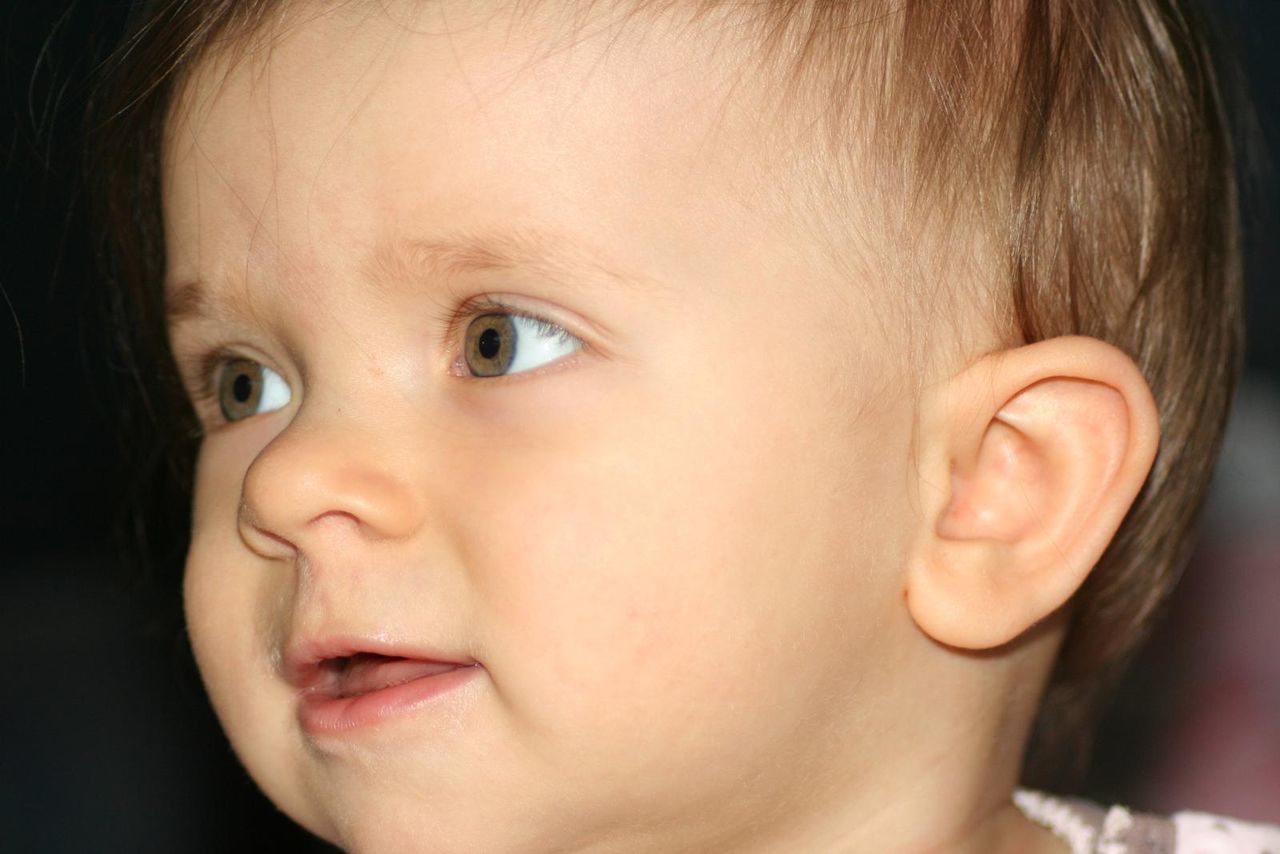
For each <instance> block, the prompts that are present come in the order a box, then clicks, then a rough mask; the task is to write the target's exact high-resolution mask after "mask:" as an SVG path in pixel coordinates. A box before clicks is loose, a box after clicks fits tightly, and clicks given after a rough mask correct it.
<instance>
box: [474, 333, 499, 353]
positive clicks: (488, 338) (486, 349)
mask: <svg viewBox="0 0 1280 854" xmlns="http://www.w3.org/2000/svg"><path fill="white" fill-rule="evenodd" d="M476 349H478V350H479V351H480V355H481V356H484V357H485V358H486V359H492V358H493V357H494V356H496V355H498V351H499V350H500V349H502V336H501V335H499V334H498V330H496V329H486V330H485V331H484V332H481V333H480V340H479V341H477V342H476Z"/></svg>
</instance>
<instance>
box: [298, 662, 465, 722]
mask: <svg viewBox="0 0 1280 854" xmlns="http://www.w3.org/2000/svg"><path fill="white" fill-rule="evenodd" d="M479 669H480V667H479V665H474V664H473V665H468V666H465V667H458V668H456V669H454V670H446V671H445V672H444V673H437V674H435V675H433V676H423V677H422V678H420V679H414V680H411V681H409V682H403V683H401V684H399V685H392V686H391V687H389V688H381V689H379V690H377V691H370V692H369V693H367V694H358V695H356V696H354V697H328V696H325V695H323V694H317V693H303V694H302V695H301V696H300V697H299V699H298V720H299V722H300V723H301V724H302V729H303V730H304V731H305V732H306V733H307V734H309V735H337V734H341V733H345V732H351V731H353V730H360V729H364V728H366V727H371V726H374V725H376V724H379V723H382V722H383V721H386V720H389V719H391V718H396V717H399V716H400V715H403V714H406V713H408V712H412V711H414V710H415V709H418V708H420V707H422V706H425V705H428V704H430V703H432V702H434V701H435V700H437V699H438V698H439V697H440V696H441V695H444V694H447V693H449V692H450V691H452V690H453V689H454V688H457V687H459V686H461V685H462V684H464V683H465V682H467V681H468V680H469V679H471V677H473V676H475V675H476V672H477V671H478V670H479Z"/></svg>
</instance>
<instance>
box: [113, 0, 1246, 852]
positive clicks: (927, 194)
mask: <svg viewBox="0 0 1280 854" xmlns="http://www.w3.org/2000/svg"><path fill="white" fill-rule="evenodd" d="M149 5H155V6H159V7H162V8H160V9H159V10H152V12H153V13H154V14H153V15H152V18H151V19H149V20H151V21H152V22H151V23H150V24H149V25H147V26H145V27H144V28H143V30H142V33H143V34H142V36H141V37H140V40H139V41H138V42H137V43H135V44H133V45H132V47H131V50H132V53H130V54H129V55H128V57H127V59H126V61H125V64H124V65H123V71H122V74H121V77H120V80H121V81H122V82H121V85H120V90H119V91H120V92H121V95H122V99H123V101H122V103H125V104H127V108H126V109H124V110H123V112H122V115H123V116H124V117H125V118H124V119H123V120H117V122H116V124H114V125H112V127H113V128H114V131H113V132H115V133H116V134H117V136H116V137H113V138H112V141H111V142H110V143H109V145H111V146H112V148H113V151H112V153H113V155H114V156H115V157H116V158H117V160H116V161H115V162H116V166H115V168H114V170H113V171H112V172H111V173H109V175H108V178H107V179H108V181H115V182H117V183H116V189H115V193H116V195H115V196H114V198H115V199H117V201H118V202H119V201H122V200H123V201H125V203H127V204H129V205H131V209H126V208H123V207H121V208H119V209H118V214H119V217H118V219H122V218H123V215H124V214H125V213H126V212H128V213H130V214H131V215H132V217H133V219H132V220H131V221H130V228H131V229H132V233H131V234H130V235H128V238H129V240H132V241H133V246H132V248H131V249H129V247H126V249H129V251H128V252H126V253H125V254H124V255H122V256H121V258H122V261H121V263H122V265H123V266H122V267H121V268H120V269H121V270H122V271H123V274H125V275H126V276H127V278H128V279H129V282H128V284H129V285H130V286H132V287H135V288H136V297H135V299H134V305H135V309H136V311H137V316H138V318H139V320H138V323H139V324H140V325H141V327H142V328H143V329H152V330H154V331H159V330H163V329H164V328H165V324H166V323H167V331H168V336H169V342H170V346H171V348H172V352H173V355H174V357H175V361H176V363H177V364H178V366H179V367H180V368H181V373H182V379H183V383H184V385H185V389H186V393H187V394H188V395H189V396H190V398H191V399H192V401H193V403H194V411H195V413H196V414H197V416H198V418H199V423H200V426H201V433H202V437H201V439H200V443H199V450H198V462H197V468H196V477H195V488H194V493H195V495H194V513H193V519H192V541H191V546H190V551H189V555H188V562H187V577H186V606H187V615H188V620H189V627H190V635H191V639H192V643H193V646H194V649H195V653H196V657H197V660H198V662H199V664H200V667H201V670H202V673H203V675H204V678H205V681H206V684H207V686H208V689H209V694H210V697H211V699H212V702H213V705H214V707H215V709H216V710H217V713H218V715H219V718H220V720H221V721H222V723H223V725H224V727H225V728H226V730H227V733H228V735H229V737H230V740H231V743H232V745H233V746H234V747H235V749H236V752H237V753H238V755H239V756H240V758H241V759H242V760H243V762H244V764H245V765H246V766H247V768H248V770H249V772H250V773H251V774H252V776H253V777H254V779H255V780H257V782H258V783H259V784H260V785H261V786H262V787H263V789H264V790H265V791H266V793H267V794H268V795H269V796H270V797H271V798H272V799H273V800H274V801H275V802H276V803H277V804H278V805H280V807H281V808H282V809H284V810H285V811H286V812H287V813H288V814H289V815H291V816H292V817H294V818H295V819H297V820H298V821H300V822H301V823H303V824H304V825H305V826H307V827H308V828H310V829H312V830H313V831H315V832H316V833H319V834H320V835H322V836H325V837H326V838H329V839H331V840H334V841H336V842H338V843H339V844H342V845H344V846H347V847H351V848H355V849H359V850H370V851H398V850H407V849H412V848H415V847H416V848H421V849H423V850H431V851H448V852H453V851H458V852H463V851H508V850H510V851H547V850H564V851H576V850H592V851H642V850H643V851H648V850H652V851H683V850H744V851H747V850H762V851H772V850H779V851H810V850H812V851H819V850H828V849H830V850H888V849H890V848H893V849H897V848H902V849H924V848H937V847H947V846H957V847H964V846H971V847H974V848H975V849H977V850H994V848H993V847H992V845H994V844H995V843H996V842H997V841H1000V842H1001V844H1010V845H1030V844H1031V843H1032V842H1033V841H1034V836H1033V835H1032V836H1027V837H1023V838H1021V842H1017V843H1015V842H1014V841H1013V840H1015V839H1018V838H1019V837H1017V836H1015V834H1018V833H1024V832H1028V833H1029V831H1026V830H1025V828H1021V826H1020V825H1018V824H1017V822H1016V820H1015V819H1014V818H1012V817H1011V813H1010V811H1009V810H1008V809H1007V808H1006V805H1007V800H1008V796H1009V793H1010V791H1011V789H1012V788H1013V786H1014V785H1015V783H1016V781H1017V779H1018V775H1019V773H1020V766H1021V764H1022V757H1023V754H1024V748H1025V746H1026V744H1027V742H1028V739H1029V735H1028V733H1029V732H1030V730H1031V727H1032V724H1033V721H1034V720H1035V719H1036V717H1037V711H1038V710H1039V709H1041V708H1042V704H1043V703H1047V704H1048V705H1046V706H1044V712H1045V715H1047V717H1045V716H1042V718H1041V719H1042V721H1049V722H1054V721H1068V720H1082V719H1083V714H1082V713H1083V711H1084V710H1087V709H1088V708H1090V706H1089V701H1090V699H1091V697H1092V696H1093V694H1094V693H1096V692H1095V686H1097V685H1098V684H1101V683H1102V681H1104V680H1105V676H1106V674H1107V673H1108V672H1109V671H1110V669H1112V668H1113V667H1114V666H1115V665H1116V663H1117V662H1120V661H1122V660H1123V659H1124V657H1125V656H1126V654H1127V653H1128V651H1129V650H1130V648H1131V647H1132V645H1133V643H1134V641H1135V639H1136V638H1137V637H1138V636H1139V635H1140V634H1141V632H1142V629H1143V626H1144V625H1145V624H1146V622H1147V619H1148V617H1149V615H1150V614H1151V612H1152V610H1153V608H1154V606H1155V605H1156V603H1158V601H1159V600H1160V598H1161V596H1162V595H1163V593H1164V592H1165V590H1166V589H1167V588H1168V586H1169V584H1170V583H1171V580H1172V578H1173V576H1174V574H1175V568H1176V566H1177V563H1178V561H1179V559H1180V557H1181V555H1182V553H1183V551H1184V549H1185V546H1186V543H1187V529H1188V525H1189V522H1190V520H1191V517H1192V516H1193V514H1194V511H1195V509H1196V506H1197V504H1198V503H1199V499H1200V496H1201V493H1202V491H1203V487H1204V485H1205V482H1206V480H1207V472H1208V470H1209V468H1210V466H1211V463H1212V458H1213V454H1214V451H1215V449H1216V446H1217V442H1218V437H1219V433H1220V430H1221V425H1222V422H1223V419H1224V417H1225V410H1226V404H1227V400H1228V398H1229V396H1230V389H1231V386H1232V384H1233V377H1234V370H1235V362H1236V354H1237V350H1238V346H1239V344H1238V324H1239V307H1238V294H1237V289H1236V279H1237V269H1236V256H1235V230H1234V229H1235V226H1234V213H1233V211H1234V208H1233V205H1234V198H1233V190H1232V187H1233V183H1232V173H1231V161H1230V157H1229V149H1228V146H1227V143H1226V140H1225V132H1224V129H1223V126H1222V118H1221V114H1220V109H1219V102H1218V95H1217V91H1216V88H1215V85H1214V83H1213V75H1212V71H1211V68H1210V65H1209V62H1208V59H1207V57H1206V55H1205V53H1204V49H1203V46H1202V44H1201V42H1200V38H1201V37H1200V36H1199V34H1197V33H1196V32H1195V31H1194V30H1192V29H1191V23H1190V22H1189V20H1188V18H1187V17H1185V10H1183V9H1181V8H1180V7H1181V4H1179V3H1173V2H1155V0H1132V2H1123V3H1121V2H1115V0H1094V2H1084V0H1080V2H1033V1H1032V0H1025V2H1024V0H1008V2H999V3H996V2H983V0H966V2H951V0H948V2H946V3H925V2H921V3H915V4H906V5H905V7H904V6H903V4H899V3H897V2H888V0H885V2H878V1H874V0H868V2H850V3H820V2H800V0H792V2H786V1H785V0H782V2H767V3H741V4H740V3H730V2H702V3H694V2H690V3H647V4H640V3H605V2H593V3H577V2H575V3H568V2H554V0H548V2H518V3H517V2H476V0H443V2H424V0H405V2H378V3H373V2H348V3H340V4H319V3H313V2H271V0H256V2H243V0H234V2H233V0H221V2H207V3H197V4H184V3H160V4H149ZM900 7H901V8H900ZM144 20H148V19H144ZM158 68H160V69H167V71H165V72H164V75H163V76H162V78H161V79H160V80H159V81H157V80H156V79H155V75H156V74H157V71H156V69H158ZM131 75H132V76H131ZM129 192H132V193H133V194H134V198H133V199H132V200H130V199H129V197H128V195H127V194H128V193H129ZM161 209H162V211H163V218H162V219H161V218H160V217H161V213H160V211H161ZM161 224H162V230H161ZM130 252H132V254H129V253H130ZM162 309H163V310H162ZM166 317H167V320H166ZM1152 391H1154V396H1153V394H1152ZM1161 435H1163V443H1162V444H1161V446H1160V450H1159V453H1157V444H1158V437H1160V436H1161ZM1153 460H1154V461H1155V462H1154V468H1153V467H1152V463H1153ZM1149 472H1150V474H1149ZM389 686H392V687H389ZM1046 686H1048V688H1047V690H1048V693H1047V695H1046V694H1045V691H1046ZM1050 729H1052V727H1050ZM1021 850H1027V849H1026V848H1025V847H1023V848H1022V849H1021Z"/></svg>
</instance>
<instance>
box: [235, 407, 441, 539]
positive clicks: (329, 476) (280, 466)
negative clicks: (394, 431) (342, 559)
mask: <svg viewBox="0 0 1280 854" xmlns="http://www.w3.org/2000/svg"><path fill="white" fill-rule="evenodd" d="M420 520H421V510H420V503H419V500H418V498H417V495H416V494H415V492H414V490H413V489H412V487H411V484H410V482H409V481H408V480H407V479H406V477H405V476H404V474H403V472H401V471H398V470H396V469H395V468H394V467H393V466H392V465H390V464H389V463H387V462H386V461H385V460H382V459H380V458H379V455H378V454H377V452H376V450H375V448H374V446H372V445H371V444H370V443H367V442H364V443H362V442H359V441H353V440H352V439H347V440H345V441H338V440H335V439H332V438H329V439H326V438H325V437H323V436H317V435H311V436H305V435H298V434H290V432H289V431H285V432H284V433H282V434H281V435H279V436H277V437H276V439H275V441H273V442H272V443H271V444H270V445H268V446H267V447H266V448H265V449H264V450H263V451H262V452H261V453H260V454H259V455H258V457H257V459H255V460H254V462H253V464H252V465H250V467H249V470H248V472H247V473H246V474H245V478H244V484H243V487H242V493H241V501H240V511H239V519H238V523H239V527H240V532H241V536H242V538H243V539H244V540H245V542H246V543H248V544H249V546H250V547H251V548H253V549H254V550H255V551H258V552H259V553H261V554H263V555H264V556H268V557H272V558H282V557H287V556H290V555H292V554H294V553H297V552H304V551H306V550H307V548H308V543H309V541H310V540H312V539H313V538H315V537H316V536H318V534H319V531H320V530H321V529H332V528H333V527H335V526H341V527H343V528H346V529H349V530H350V533H349V534H346V535H348V536H357V537H359V538H361V539H364V540H368V541H380V540H396V539H404V538H407V537H410V536H412V535H413V534H414V533H415V532H416V531H417V529H418V526H419V523H420Z"/></svg>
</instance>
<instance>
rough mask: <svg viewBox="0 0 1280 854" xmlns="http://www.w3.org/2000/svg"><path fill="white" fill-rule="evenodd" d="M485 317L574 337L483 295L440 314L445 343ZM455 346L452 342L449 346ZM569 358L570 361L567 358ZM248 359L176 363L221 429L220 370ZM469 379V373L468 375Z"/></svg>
mask: <svg viewBox="0 0 1280 854" xmlns="http://www.w3.org/2000/svg"><path fill="white" fill-rule="evenodd" d="M485 314H508V315H511V316H512V317H520V318H523V319H525V320H527V321H529V322H530V323H532V324H534V326H535V327H536V328H537V330H538V332H539V333H541V334H543V335H555V336H556V337H557V338H558V339H559V341H560V342H561V343H567V342H568V341H569V339H571V338H576V337H577V336H575V335H574V334H573V333H572V332H570V331H569V330H568V329H565V328H564V327H563V326H561V325H560V324H559V323H555V322H554V321H551V320H548V319H546V318H545V317H541V316H539V315H536V314H533V313H531V312H529V311H526V310H524V309H520V308H516V307H514V306H511V305H509V304H507V303H505V302H503V301H502V300H501V299H499V298H498V297H493V296H483V297H478V298H475V299H471V300H467V301H466V302H464V303H463V304H462V305H460V306H459V307H458V308H457V309H456V310H454V311H450V312H448V313H445V314H442V315H441V316H440V317H439V318H438V319H439V320H440V321H441V322H442V323H443V326H444V329H445V337H444V340H446V341H449V342H453V341H454V340H455V339H457V338H458V336H459V335H460V334H461V333H462V331H463V330H464V329H465V328H466V324H467V323H469V322H470V321H471V320H474V319H475V318H477V317H480V316H482V315H485ZM453 346H454V345H453V344H452V343H451V344H450V347H451V348H452V347H453ZM580 349H581V350H586V349H587V344H586V342H582V343H581V345H580ZM461 358H462V357H458V358H455V359H451V361H450V367H451V368H452V367H453V366H454V365H455V364H457V362H458V361H459V360H460V359H461ZM569 358H573V356H570V357H569ZM239 360H248V361H255V362H256V361H258V360H257V359H254V358H253V357H251V356H248V355H246V354H244V353H242V352H238V351H236V350H232V349H230V348H227V347H214V348H212V349H209V350H206V351H204V352H202V353H198V354H196V355H194V356H187V357H180V358H179V359H178V360H177V361H178V365H179V369H180V373H181V374H182V375H184V376H190V377H194V378H195V379H196V380H197V382H196V383H195V384H194V390H193V391H192V392H191V393H190V398H191V405H192V407H193V408H194V409H195V410H196V413H197V414H199V415H201V416H202V419H201V420H203V418H204V414H205V413H208V414H209V417H210V418H211V419H212V421H213V423H214V424H216V425H219V426H221V425H222V424H224V423H238V422H228V421H226V419H225V418H224V417H223V415H222V412H221V409H220V408H219V406H218V391H219V389H218V378H219V375H220V372H221V371H222V369H223V368H224V367H225V366H226V365H227V364H228V363H230V362H234V361H239ZM528 373H530V374H538V373H541V371H540V370H532V371H529V372H528ZM467 376H469V374H468V375H467ZM503 379H507V377H490V378H486V380H485V381H486V382H490V383H491V382H493V381H495V380H503Z"/></svg>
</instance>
